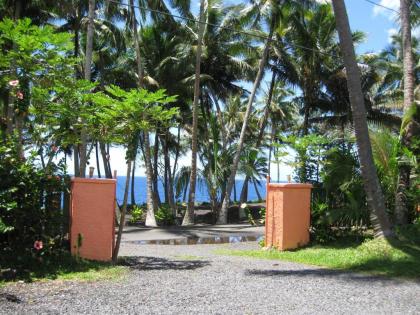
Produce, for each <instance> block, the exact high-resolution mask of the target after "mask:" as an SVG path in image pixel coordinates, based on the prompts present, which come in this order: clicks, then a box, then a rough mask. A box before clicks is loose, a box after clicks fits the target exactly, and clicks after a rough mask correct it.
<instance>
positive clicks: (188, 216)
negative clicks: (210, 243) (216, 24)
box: [182, 0, 205, 225]
mask: <svg viewBox="0 0 420 315" xmlns="http://www.w3.org/2000/svg"><path fill="white" fill-rule="evenodd" d="M204 6H205V1H204V0H201V2H200V21H199V25H198V39H197V52H196V57H195V79H194V102H193V108H192V116H193V117H192V120H193V121H192V136H191V138H192V139H191V176H190V189H189V193H188V205H187V211H185V216H184V220H183V221H182V225H191V224H193V223H194V203H195V188H196V187H195V186H196V180H197V125H198V100H199V97H200V64H201V48H202V47H201V44H202V43H201V42H202V40H203V33H204V9H205V8H204Z"/></svg>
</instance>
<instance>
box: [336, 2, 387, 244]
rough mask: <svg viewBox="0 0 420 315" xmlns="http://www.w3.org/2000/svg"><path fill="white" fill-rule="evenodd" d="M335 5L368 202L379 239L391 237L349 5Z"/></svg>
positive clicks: (337, 3)
mask: <svg viewBox="0 0 420 315" xmlns="http://www.w3.org/2000/svg"><path fill="white" fill-rule="evenodd" d="M332 3H333V8H334V14H335V20H336V25H337V30H338V35H339V40H340V46H341V51H342V54H343V59H344V64H345V67H346V76H347V85H348V90H349V97H350V104H351V108H352V113H353V124H354V130H355V134H356V143H357V150H358V154H359V159H360V167H361V173H362V177H363V183H364V187H365V191H366V195H367V202H368V204H369V206H370V208H371V210H372V212H373V213H372V214H373V216H372V218H373V222H372V223H373V227H374V230H375V235H376V236H391V235H392V234H393V232H392V229H391V224H390V222H389V220H388V217H387V214H386V209H385V200H384V196H383V193H382V190H381V186H380V185H379V180H378V175H377V173H376V168H375V164H374V161H373V156H372V147H371V143H370V139H369V129H368V125H367V119H366V108H365V104H364V97H363V93H362V86H361V81H360V70H359V68H358V66H357V61H356V54H355V51H354V46H353V39H352V34H351V30H350V24H349V20H348V16H347V10H346V5H345V3H344V0H333V2H332Z"/></svg>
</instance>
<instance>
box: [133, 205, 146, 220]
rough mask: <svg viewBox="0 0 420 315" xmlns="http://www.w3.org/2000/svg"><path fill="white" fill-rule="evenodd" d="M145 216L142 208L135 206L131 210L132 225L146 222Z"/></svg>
mask: <svg viewBox="0 0 420 315" xmlns="http://www.w3.org/2000/svg"><path fill="white" fill-rule="evenodd" d="M144 215H145V212H144V210H143V208H140V207H139V206H137V205H135V206H133V208H132V210H131V219H130V223H138V222H142V221H144Z"/></svg>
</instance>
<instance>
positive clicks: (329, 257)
mask: <svg viewBox="0 0 420 315" xmlns="http://www.w3.org/2000/svg"><path fill="white" fill-rule="evenodd" d="M419 240H420V229H417V228H416V229H412V230H411V231H407V230H405V231H401V232H400V233H399V239H394V240H390V241H387V240H385V239H373V240H365V241H355V240H348V239H345V240H340V241H337V242H334V243H331V244H327V245H312V246H308V247H306V248H302V249H298V250H293V251H278V250H268V251H264V250H225V249H222V250H218V251H216V253H217V254H220V255H234V256H244V257H252V258H260V259H272V260H284V261H290V262H297V263H303V264H309V265H315V266H322V267H328V268H331V269H339V270H350V271H357V272H367V273H370V274H375V275H384V276H390V277H402V278H410V279H420V242H419Z"/></svg>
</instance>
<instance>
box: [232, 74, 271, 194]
mask: <svg viewBox="0 0 420 315" xmlns="http://www.w3.org/2000/svg"><path fill="white" fill-rule="evenodd" d="M275 83H276V73H275V72H274V71H273V74H272V76H271V83H270V89H269V90H268V98H267V104H266V105H265V109H264V114H263V117H262V120H261V123H260V126H259V129H260V130H259V132H258V136H257V142H256V143H255V147H256V148H257V149H258V148H259V147H260V145H261V142H262V140H263V138H264V134H265V127H266V126H267V121H268V116H269V115H270V105H271V100H272V98H273V91H274V85H275ZM246 179H248V181H249V180H250V177H249V175H247V176H246ZM234 187H235V186H234Z"/></svg>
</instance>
